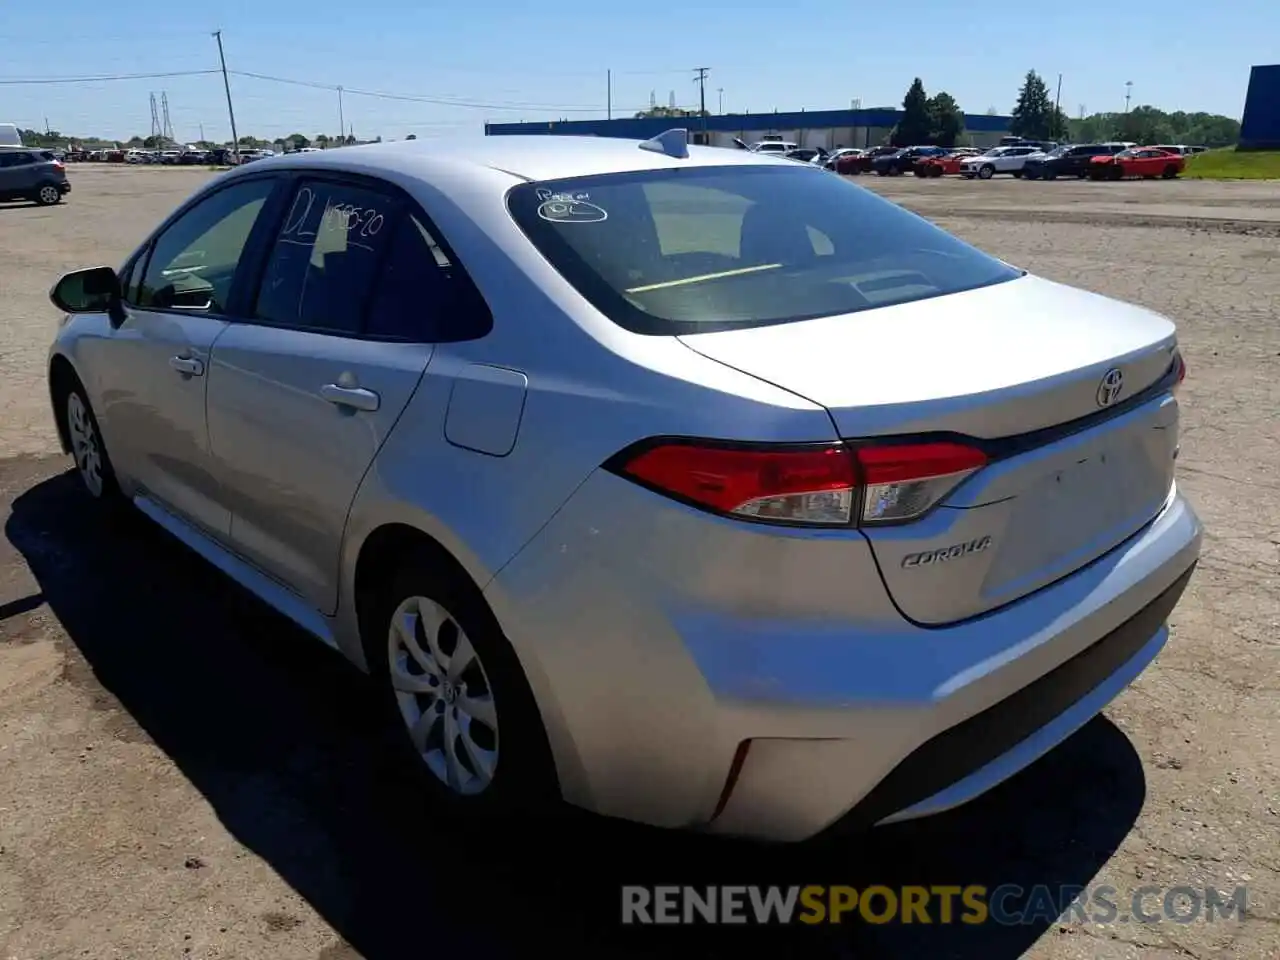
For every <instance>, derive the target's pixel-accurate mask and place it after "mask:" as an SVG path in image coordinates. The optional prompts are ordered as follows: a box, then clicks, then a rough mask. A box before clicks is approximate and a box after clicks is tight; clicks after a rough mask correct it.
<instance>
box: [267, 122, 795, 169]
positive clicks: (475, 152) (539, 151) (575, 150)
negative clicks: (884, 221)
mask: <svg viewBox="0 0 1280 960" xmlns="http://www.w3.org/2000/svg"><path fill="white" fill-rule="evenodd" d="M669 125H670V126H676V124H669ZM639 144H640V141H639V140H622V139H617V138H612V137H541V136H537V137H518V136H517V137H502V138H501V139H498V138H495V137H470V138H468V137H456V138H455V137H450V138H448V139H440V140H400V141H395V142H390V143H370V144H365V145H363V146H357V147H341V148H338V149H333V150H322V151H320V152H319V153H307V154H284V155H280V156H276V157H272V158H269V159H266V160H258V161H255V162H254V163H253V164H252V167H253V169H256V170H261V169H263V168H264V166H265V165H267V164H272V165H280V166H303V167H311V166H334V167H341V168H346V169H357V168H365V169H370V168H376V169H379V170H385V171H395V172H398V173H401V174H403V175H406V176H411V177H423V178H427V177H429V176H430V174H431V172H432V169H433V168H436V169H443V168H445V167H448V168H452V169H455V170H456V169H457V168H458V167H460V166H473V167H485V168H488V169H491V170H497V171H500V172H502V173H506V174H508V175H510V176H512V177H516V178H519V179H521V180H557V179H562V178H568V177H587V176H593V175H596V174H606V173H630V172H634V171H639V170H663V169H672V168H676V167H689V166H725V165H738V164H741V165H748V164H756V165H759V164H774V165H777V164H782V165H784V166H787V167H793V166H795V162H794V161H792V160H785V159H782V158H779V157H770V156H767V155H763V154H758V153H752V152H750V151H748V150H739V149H729V148H725V147H697V146H690V147H689V156H688V157H687V158H685V159H676V158H672V157H668V156H666V155H664V154H661V153H653V152H651V151H649V150H641V149H640V146H639ZM246 169H247V168H246Z"/></svg>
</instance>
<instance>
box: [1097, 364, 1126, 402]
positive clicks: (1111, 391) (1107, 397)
mask: <svg viewBox="0 0 1280 960" xmlns="http://www.w3.org/2000/svg"><path fill="white" fill-rule="evenodd" d="M1123 389H1124V371H1122V370H1121V369H1120V368H1119V367H1112V368H1111V369H1110V370H1108V371H1107V372H1106V373H1104V374H1103V375H1102V382H1101V383H1099V384H1098V406H1100V407H1109V406H1111V405H1112V404H1113V403H1115V402H1116V400H1118V399H1119V398H1120V391H1122V390H1123Z"/></svg>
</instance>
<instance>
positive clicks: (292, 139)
mask: <svg viewBox="0 0 1280 960" xmlns="http://www.w3.org/2000/svg"><path fill="white" fill-rule="evenodd" d="M284 142H285V143H286V144H287V145H288V147H289V148H290V149H291V150H301V149H302V148H303V147H309V146H311V141H310V140H308V139H307V138H306V137H305V136H304V135H303V134H301V133H291V134H289V135H288V136H287V137H285V138H284Z"/></svg>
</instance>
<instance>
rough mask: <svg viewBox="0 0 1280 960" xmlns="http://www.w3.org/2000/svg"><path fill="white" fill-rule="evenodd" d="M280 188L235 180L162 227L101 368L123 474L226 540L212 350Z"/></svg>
mask: <svg viewBox="0 0 1280 960" xmlns="http://www.w3.org/2000/svg"><path fill="white" fill-rule="evenodd" d="M280 183H281V181H280V180H279V179H277V178H274V177H260V178H254V179H251V180H243V179H242V180H236V181H234V182H233V183H230V184H228V185H227V186H225V187H223V188H222V189H220V190H217V191H215V192H213V193H211V194H207V195H205V196H203V197H202V198H201V199H199V200H198V201H197V202H195V203H194V204H193V205H192V206H190V207H188V208H187V209H185V210H184V211H183V212H182V213H181V214H179V215H178V216H177V217H176V218H175V219H174V220H172V221H171V222H170V223H169V224H167V225H166V226H165V227H164V228H162V229H161V231H160V232H159V233H158V234H157V236H156V237H155V238H154V239H153V240H152V241H151V242H150V243H149V244H148V245H147V246H146V247H145V249H144V250H143V251H142V252H141V254H140V255H139V257H138V258H136V259H135V260H134V261H132V262H131V264H130V270H129V274H128V275H127V276H126V285H125V291H124V304H123V314H124V319H123V322H122V323H121V324H120V325H119V326H118V327H117V328H115V329H114V330H113V331H112V333H111V335H110V337H109V338H107V340H106V341H104V342H102V343H101V344H100V345H99V350H100V353H101V355H100V356H99V357H97V358H96V362H95V364H94V366H95V368H96V375H97V377H98V384H99V386H98V402H99V403H100V404H101V409H102V412H103V415H104V420H105V421H106V422H105V424H104V430H105V431H106V432H107V434H108V443H109V446H110V449H111V455H112V459H113V460H114V461H116V466H117V469H119V470H121V471H122V472H123V473H124V474H125V475H126V476H127V477H128V478H129V479H131V480H132V481H133V482H134V484H135V485H137V486H138V487H139V488H140V492H141V493H143V494H144V495H146V496H148V497H149V498H151V499H152V500H154V501H156V502H157V503H158V504H159V505H160V506H162V507H164V508H165V509H167V510H168V511H169V512H171V513H174V514H176V515H177V516H179V517H181V518H183V519H185V520H187V521H189V522H191V523H194V524H196V525H197V526H199V527H202V528H203V529H204V530H205V531H207V532H209V533H211V534H213V535H214V536H217V537H220V538H221V537H225V536H226V535H227V533H228V532H229V529H230V514H229V513H228V511H227V509H226V507H225V506H223V505H222V502H221V501H222V498H221V495H220V493H219V491H218V489H217V487H218V484H217V478H216V477H215V476H214V472H213V470H212V461H211V459H210V454H209V435H208V430H207V427H206V423H205V386H206V384H207V382H208V381H207V372H208V364H209V356H210V348H211V347H212V346H213V343H214V341H215V340H217V339H218V337H219V336H220V335H221V334H222V332H223V331H224V330H225V329H226V327H227V322H228V318H229V316H230V315H231V313H232V312H233V310H232V307H231V303H232V297H233V291H234V287H235V285H236V283H237V278H238V276H239V275H240V274H241V273H242V271H241V267H242V266H244V265H245V260H246V257H245V252H246V250H247V249H248V248H249V247H250V245H251V238H252V237H253V233H254V227H255V225H256V224H257V222H258V219H259V217H260V216H261V214H262V211H263V210H264V209H265V208H266V205H267V203H268V201H269V200H270V198H271V197H272V194H273V192H274V191H275V190H276V188H277V187H278V186H279V185H280ZM135 275H136V277H137V279H136V281H135V280H134V279H133V277H134V276H135Z"/></svg>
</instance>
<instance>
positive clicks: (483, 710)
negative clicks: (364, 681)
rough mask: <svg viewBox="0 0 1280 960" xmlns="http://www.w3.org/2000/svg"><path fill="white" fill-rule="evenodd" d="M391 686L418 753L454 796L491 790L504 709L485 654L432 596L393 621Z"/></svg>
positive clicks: (405, 607) (410, 602)
mask: <svg viewBox="0 0 1280 960" xmlns="http://www.w3.org/2000/svg"><path fill="white" fill-rule="evenodd" d="M387 654H388V656H387V661H388V664H389V666H390V679H391V687H392V690H393V691H394V693H395V697H396V703H397V705H398V706H399V708H400V716H401V719H403V720H404V723H405V726H406V727H407V728H408V731H409V739H410V740H411V741H412V743H413V747H414V750H415V751H416V752H417V754H418V756H419V757H421V758H422V761H423V762H424V763H425V764H426V765H427V769H429V770H430V771H431V772H432V774H434V775H435V777H436V778H437V779H438V780H439V781H440V782H441V783H442V784H444V785H445V786H446V787H448V788H449V790H451V791H452V792H454V793H457V794H461V795H462V796H476V795H477V794H480V793H483V792H484V791H485V790H486V789H488V787H489V785H490V784H491V783H492V782H493V777H494V774H495V772H496V771H497V766H498V711H497V706H496V704H495V702H494V696H493V692H492V687H491V686H490V684H489V678H488V675H487V674H486V673H485V669H484V665H483V664H482V663H481V662H480V657H479V654H478V653H477V652H476V650H475V648H474V647H473V646H472V645H471V641H470V640H469V639H468V638H467V635H466V633H465V632H464V631H463V629H462V627H461V626H460V625H459V624H458V622H457V620H456V619H455V618H454V617H453V615H452V614H450V613H449V611H448V610H446V609H445V608H444V607H443V606H441V605H440V604H439V603H437V602H436V601H435V600H431V599H429V598H427V597H422V596H414V597H409V598H408V599H406V600H405V601H404V602H403V603H401V604H400V606H399V607H397V608H396V611H395V613H394V615H393V616H392V618H391V627H390V631H389V637H388V651H387Z"/></svg>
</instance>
